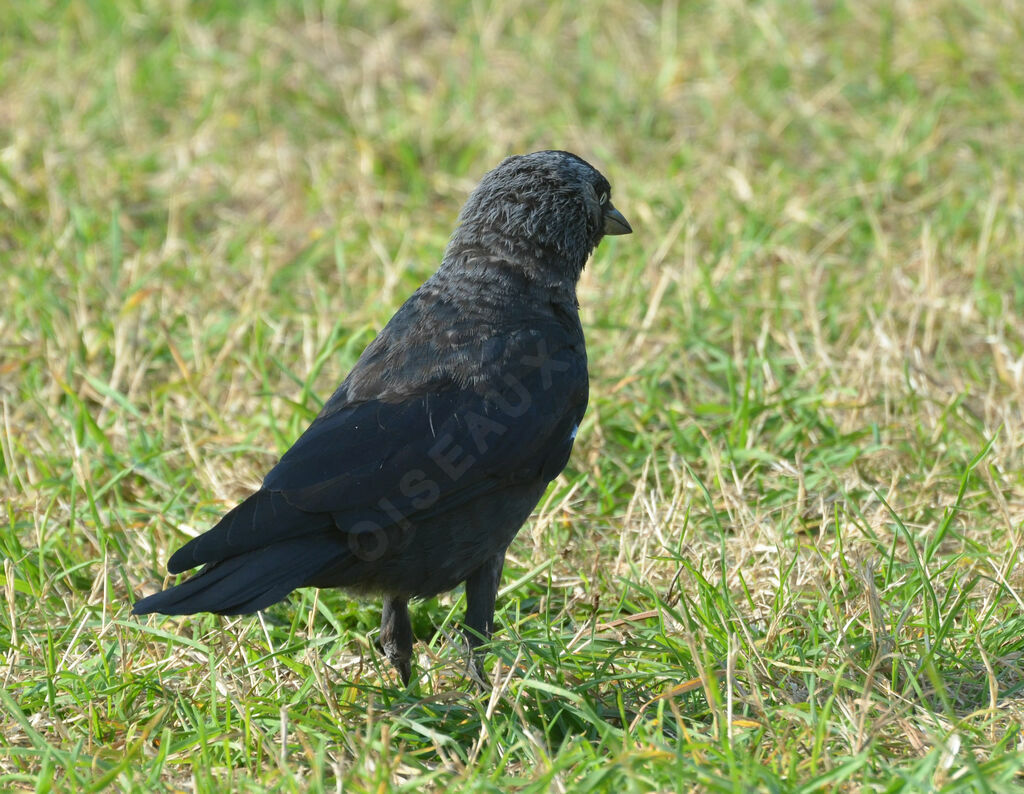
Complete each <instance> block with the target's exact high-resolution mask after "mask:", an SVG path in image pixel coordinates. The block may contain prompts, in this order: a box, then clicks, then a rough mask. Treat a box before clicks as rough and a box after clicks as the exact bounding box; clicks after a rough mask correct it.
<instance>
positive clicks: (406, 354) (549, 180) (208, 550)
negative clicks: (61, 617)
mask: <svg viewBox="0 0 1024 794" xmlns="http://www.w3.org/2000/svg"><path fill="white" fill-rule="evenodd" d="M631 232H632V228H631V226H630V224H629V223H628V221H627V220H626V218H625V217H624V216H623V215H622V213H621V212H620V211H619V210H618V209H616V208H615V206H614V205H613V204H612V201H611V186H610V184H609V182H608V180H607V179H606V178H605V177H604V176H603V175H602V174H601V173H600V172H599V171H598V170H597V169H596V168H594V167H593V166H592V165H590V164H589V163H588V162H586V161H585V160H584V159H582V158H581V157H579V156H578V155H575V154H572V153H570V152H566V151H556V150H548V151H538V152H533V153H530V154H523V155H513V156H510V157H507V158H505V159H504V160H502V161H501V162H500V163H499V164H498V165H497V167H495V168H494V169H493V170H491V171H489V172H488V173H486V174H485V175H484V177H483V178H482V179H481V181H480V183H479V184H478V185H477V187H476V188H475V189H474V190H473V191H472V192H471V193H470V195H469V197H468V199H467V200H466V203H465V205H464V206H463V208H462V210H461V212H460V214H459V216H458V220H457V222H456V227H455V231H454V232H453V233H452V236H451V238H450V240H449V243H448V245H447V247H446V249H445V251H444V254H443V257H442V259H441V263H440V266H439V267H438V269H437V270H436V271H435V272H434V273H433V275H431V276H430V277H429V278H428V279H427V280H426V281H425V282H424V283H423V284H422V285H421V286H420V287H419V288H418V289H417V290H416V291H415V292H414V293H413V294H412V295H411V296H410V297H409V298H408V299H407V300H406V301H405V303H404V304H402V306H401V307H400V308H399V309H398V311H397V312H396V313H395V314H394V316H393V317H392V318H391V320H390V321H389V322H388V323H387V324H386V325H385V326H384V328H383V329H382V330H381V331H380V333H379V334H378V335H377V336H376V337H375V338H374V339H373V341H372V342H370V344H369V345H368V346H367V347H366V349H365V350H364V352H363V353H362V355H361V356H360V358H359V359H358V361H357V362H356V364H355V366H354V367H353V368H352V370H351V372H350V373H349V374H348V376H347V377H346V378H345V379H344V381H343V382H342V383H341V385H340V386H339V387H338V388H337V390H336V391H335V392H334V393H333V394H332V395H331V397H330V398H329V399H328V400H327V402H326V403H324V405H323V408H322V410H321V411H320V412H319V414H318V415H317V416H316V418H315V419H314V420H313V421H312V423H311V424H310V425H309V427H308V428H307V429H306V430H305V432H303V433H302V435H301V436H299V438H298V439H297V440H296V441H295V443H294V444H293V445H292V446H291V448H289V449H288V450H287V451H286V452H285V453H284V454H283V455H282V456H281V458H280V460H279V461H278V463H277V464H276V465H275V466H274V467H273V468H272V469H271V470H270V471H269V472H268V473H267V475H266V477H265V478H264V480H263V483H262V486H261V487H260V488H259V489H258V490H257V491H255V492H254V493H253V494H252V495H250V496H249V497H248V498H246V499H244V500H243V501H242V502H241V503H240V504H238V505H236V506H235V507H234V508H232V509H231V510H230V511H228V512H227V513H226V514H225V515H224V516H223V517H222V518H221V519H220V521H219V522H218V523H217V524H216V525H215V526H213V527H212V528H211V529H209V530H208V531H206V532H204V533H203V534H201V535H198V536H196V537H194V538H193V539H191V540H189V541H188V542H187V543H186V544H185V545H184V546H182V547H181V548H179V549H178V550H177V551H175V552H174V554H173V555H171V557H170V559H169V560H168V562H167V570H168V572H169V573H171V574H180V573H184V572H186V571H189V570H192V569H194V568H197V567H199V566H202V568H201V569H200V570H199V571H198V572H197V573H195V574H194V575H192V576H191V577H190V578H188V579H186V580H184V581H182V582H181V583H180V584H177V585H174V586H172V587H170V588H168V589H166V590H163V591H161V592H157V593H155V594H153V595H150V596H148V597H145V598H142V599H140V600H138V601H136V602H135V603H134V606H133V609H132V613H133V614H135V615H145V614H150V613H160V614H164V615H186V614H195V613H199V612H212V613H216V614H221V615H244V614H250V613H254V612H258V611H260V610H262V609H265V608H266V607H268V606H270V605H272V604H274V603H277V602H278V601H281V600H283V599H284V598H285V597H286V596H287V595H288V594H289V593H291V592H292V591H293V590H295V589H297V588H300V587H310V586H312V587H318V588H341V589H343V590H345V591H347V592H348V593H350V594H352V595H354V596H356V597H360V596H364V597H367V596H368V597H374V596H380V597H381V598H382V601H383V608H382V611H381V626H380V632H379V635H378V639H377V643H378V646H379V647H380V649H381V650H382V652H383V654H384V655H385V656H386V658H387V659H388V661H389V662H390V663H391V665H392V666H393V667H394V668H395V670H396V671H397V672H398V675H399V676H400V677H401V679H402V682H403V684H404V685H406V686H408V685H409V682H410V680H411V676H412V656H413V642H414V635H413V630H412V624H411V622H410V619H409V611H408V604H409V601H410V600H412V599H424V598H431V597H434V596H436V595H438V594H440V593H443V592H447V591H449V590H453V589H454V588H456V587H457V586H458V585H460V584H463V583H464V584H465V596H466V612H465V619H464V622H463V633H464V635H465V638H466V642H467V644H468V648H469V656H470V659H471V661H475V660H476V658H477V657H476V651H477V649H478V648H479V646H480V645H482V644H483V643H485V642H487V641H489V639H490V637H491V633H492V630H493V623H494V610H495V601H496V597H497V591H498V585H499V582H500V579H501V574H502V568H503V566H504V561H505V553H506V549H507V548H508V546H509V544H510V543H511V542H512V539H513V538H514V537H515V535H516V534H517V533H518V531H519V529H520V528H521V527H522V526H523V524H524V523H525V522H526V520H527V519H528V518H529V516H530V514H531V513H532V512H533V509H534V508H535V507H536V505H537V503H538V502H539V501H540V498H541V497H542V495H543V494H544V491H545V490H546V488H547V486H548V484H549V483H550V482H551V481H552V480H553V479H554V478H555V477H557V476H558V474H559V473H560V472H561V471H562V469H563V468H564V467H565V465H566V463H567V462H568V460H569V454H570V451H571V450H572V447H573V443H574V441H575V439H576V435H577V432H578V430H579V427H580V422H581V421H582V419H583V415H584V412H585V411H586V408H587V402H588V398H589V376H588V370H587V353H586V346H585V342H584V335H583V328H582V325H581V323H580V316H579V303H578V301H577V296H576V286H577V282H578V281H579V278H580V274H581V273H582V271H583V268H584V266H585V264H586V262H587V260H588V259H589V257H590V255H591V253H592V251H593V250H594V248H595V247H596V246H597V244H598V243H599V242H600V241H601V240H602V238H603V237H605V236H607V235H622V234H630V233H631ZM476 669H477V671H478V672H479V671H480V670H481V669H482V668H476Z"/></svg>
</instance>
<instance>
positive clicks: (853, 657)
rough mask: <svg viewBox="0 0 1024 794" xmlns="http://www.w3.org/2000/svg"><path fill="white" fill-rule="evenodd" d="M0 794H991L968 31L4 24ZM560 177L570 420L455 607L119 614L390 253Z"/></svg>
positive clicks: (397, 292) (279, 437)
mask: <svg viewBox="0 0 1024 794" xmlns="http://www.w3.org/2000/svg"><path fill="white" fill-rule="evenodd" d="M0 16H2V17H3V21H2V22H0V291H2V297H0V309H2V311H0V452H2V460H0V494H2V495H3V502H2V507H3V513H2V518H0V549H2V557H3V570H2V571H0V583H2V598H0V602H2V604H0V676H2V679H3V689H2V691H0V789H4V790H16V791H18V790H36V791H49V790H59V791H92V790H100V789H106V788H111V789H118V790H125V791H140V792H150V791H180V790H192V789H195V790H198V791H228V790H232V791H271V790H273V791H302V792H305V791H351V792H361V791H367V792H370V791H372V792H380V791H389V790H394V791H405V790H411V791H422V790H425V791H436V790H444V789H449V790H460V791H494V792H508V791H531V792H543V791H556V792H561V791H581V790H590V789H595V790H602V791H613V792H647V791H736V792H748V791H755V790H763V791H780V792H782V791H802V792H812V791H841V792H854V791H856V792H859V791H879V792H882V791H884V792H898V791H906V792H917V791H931V790H940V791H950V792H951V791H979V792H980V791H1019V790H1021V789H1022V788H1024V733H1022V723H1024V660H1022V654H1024V600H1022V597H1024V452H1022V448H1024V132H1022V130H1024V57H1022V56H1021V49H1022V45H1021V42H1022V41H1024V6H1022V4H1021V3H1020V2H1017V0H975V1H974V2H953V1H952V0H902V1H901V2H896V3H882V2H867V3H849V2H843V1H842V0H837V1H836V2H831V1H830V0H813V1H812V0H800V1H799V2H791V3H790V2H784V0H763V2H751V3H745V2H741V0H725V1H724V2H712V3H697V2H685V0H684V1H683V2H673V0H664V2H662V3H660V4H659V3H656V2H639V0H616V1H615V2H598V1H597V0H594V1H593V2H588V3H581V4H574V3H558V2H554V3H552V2H532V0H522V1H521V2H516V1H515V0H513V2H498V1H497V0H462V1H460V2H452V3H439V2H430V0H427V1H426V2H424V3H421V4H414V3H407V2H399V1H398V0H382V1H380V2H370V1H369V0H366V1H364V2H351V3H347V2H344V1H343V0H304V1H302V2H300V1H299V0H296V1H295V2H286V0H277V2H271V1H267V2H251V3H236V2H233V0H230V1H229V0H203V1H202V2H195V3H189V2H186V1H185V0H89V1H87V0H47V1H46V2H29V1H28V0H10V2H8V3H7V4H6V5H5V8H4V11H3V13H2V15H0ZM544 148H564V149H569V150H572V151H575V152H578V153H579V154H581V155H582V156H584V157H585V158H586V159H588V160H590V161H591V162H593V163H594V164H595V165H596V166H597V167H598V168H600V169H601V170H602V171H603V172H604V173H605V174H606V175H607V176H608V178H609V179H610V181H611V183H612V185H613V188H614V200H615V204H616V206H618V207H619V208H620V209H621V210H622V211H623V213H624V214H625V216H626V217H627V218H628V219H629V220H630V222H631V223H632V225H633V228H634V234H633V235H631V236H628V237H616V238H610V239H608V240H606V241H605V242H604V243H603V244H602V245H601V246H600V247H599V248H598V250H597V252H596V254H595V256H594V258H593V259H592V261H591V262H590V264H589V265H588V267H587V269H586V271H585V272H584V276H583V279H582V281H581V283H580V289H579V297H580V303H581V311H582V314H583V319H584V325H585V328H586V331H587V339H588V349H589V353H590V373H591V402H590V409H589V411H588V414H587V417H586V419H585V421H584V423H583V425H582V427H581V428H580V431H579V436H578V439H577V443H576V448H575V450H574V452H573V456H572V459H571V460H570V463H569V467H568V468H567V469H566V471H565V472H564V473H563V474H562V475H561V476H560V477H559V478H558V480H556V481H555V483H553V485H552V487H551V488H550V490H549V492H548V493H547V494H546V496H545V498H544V500H543V501H542V503H541V506H540V508H538V511H537V512H536V514H535V515H534V516H533V517H532V519H531V520H530V522H529V523H528V524H527V525H526V527H525V528H524V529H523V530H522V532H521V533H520V535H519V537H518V538H517V539H516V541H515V542H514V543H513V545H512V547H511V549H510V553H509V559H508V564H507V566H506V571H505V577H504V580H503V589H502V592H501V594H500V596H499V609H498V616H497V632H496V635H495V638H494V641H493V643H492V644H491V646H490V655H489V658H488V663H487V673H488V675H489V676H490V681H491V687H490V688H489V689H488V690H487V691H481V690H480V689H479V688H477V687H476V686H475V685H474V684H473V683H472V682H471V680H470V679H469V678H468V677H467V676H466V673H465V667H466V660H465V654H464V649H463V647H462V645H461V643H460V642H459V639H458V636H459V620H460V618H461V614H462V610H463V608H464V604H463V597H462V595H461V593H460V592H458V591H456V592H455V593H452V594H449V595H445V596H442V597H440V598H438V599H434V600H431V601H427V602H423V603H419V604H417V605H415V608H414V624H415V628H416V632H417V636H418V638H419V641H418V643H417V645H416V659H415V663H414V681H413V684H412V685H411V687H409V688H408V689H406V688H404V687H402V686H401V684H400V682H399V681H398V680H397V679H396V677H395V674H394V672H393V671H392V670H391V669H390V668H389V666H388V665H387V663H386V661H384V660H382V658H381V656H380V654H379V652H378V651H377V650H376V648H375V646H374V638H375V634H376V627H377V622H378V619H379V615H378V609H379V604H377V603H375V602H373V601H359V600H353V599H352V598H350V597H348V596H347V595H346V594H344V593H342V592H338V591H322V592H317V591H313V590H302V591H298V592H296V593H295V594H293V595H292V596H291V597H290V598H289V599H288V600H286V601H285V602H282V603H281V604H278V605H277V606H275V607H273V608H271V609H269V610H267V611H266V612H264V613H262V614H260V615H259V616H257V617H252V616H250V617H245V618H235V619H226V618H219V617H215V616H211V615H199V616H195V617H190V618H180V619H179V618H158V617H149V618H145V619H139V618H133V617H131V616H130V615H129V612H130V608H131V604H132V602H133V601H134V600H135V599H136V598H138V597H140V596H141V595H143V594H147V593H150V592H153V591H154V590H155V589H156V588H157V587H159V586H160V585H161V584H163V583H165V582H167V581H169V580H167V578H166V571H165V567H164V566H165V563H166V561H167V558H168V556H169V555H170V553H171V552H172V551H173V550H174V549H175V548H177V547H178V546H179V545H181V543H182V542H183V541H184V540H186V539H187V538H189V537H191V536H194V535H195V534H197V533H198V532H201V531H203V530H204V529H206V528H207V527H209V526H210V525H211V524H212V523H213V522H215V521H216V519H217V518H218V516H219V515H220V514H221V513H222V512H223V511H224V510H225V509H226V508H228V507H230V506H232V505H233V504H234V503H235V502H236V501H237V500H239V499H240V498H242V497H244V496H245V495H246V494H248V493H249V492H250V491H251V490H252V489H254V488H255V487H257V486H258V484H259V482H260V478H261V476H262V475H263V474H264V473H265V472H266V471H267V469H268V468H269V467H270V466H271V465H272V464H273V463H274V461H275V460H276V459H277V457H278V456H279V455H280V454H281V453H282V452H283V451H284V450H285V449H286V448H287V447H288V446H289V445H290V443H291V442H292V441H293V440H294V439H295V438H296V437H297V435H298V434H299V433H300V432H301V431H302V429H303V428H304V427H305V425H306V423H308V422H309V420H310V419H311V418H312V417H313V416H314V415H315V413H316V411H317V410H318V408H319V406H320V405H321V403H322V401H323V400H324V399H326V397H327V396H328V395H329V394H330V392H331V391H332V390H333V388H334V386H335V385H336V384H337V383H338V382H339V381H340V380H341V379H342V378H343V377H344V375H345V374H346V372H347V371H348V369H349V368H350V367H351V365H352V364H353V363H354V362H355V360H356V358H357V357H358V356H359V354H360V352H361V351H362V349H363V348H364V347H365V345H366V344H367V343H368V342H369V341H370V340H371V339H372V338H373V335H374V334H375V332H376V331H377V330H379V329H380V328H381V327H382V325H383V324H384V323H385V322H386V321H387V319H388V318H389V317H390V316H391V314H392V312H393V311H394V310H395V309H396V308H397V306H398V305H399V304H400V303H401V302H402V301H403V300H404V299H405V297H406V296H408V295H409V294H410V293H411V292H412V291H413V290H414V289H415V288H416V286H417V285H418V284H419V283H420V282H421V281H422V280H423V279H425V278H426V277H427V276H428V275H429V274H430V273H431V272H432V271H433V269H434V268H435V267H436V265H437V264H438V262H439V260H440V257H441V253H442V251H443V250H444V246H445V243H446V241H447V239H448V235H449V234H450V232H451V230H452V228H453V226H454V222H455V218H456V216H457V213H458V210H459V208H460V206H461V204H462V202H463V201H464V199H465V197H466V195H467V194H468V192H469V190H470V189H471V188H472V187H473V185H474V184H475V183H476V182H477V180H478V179H479V178H480V176H481V175H482V174H483V173H484V172H485V171H487V170H488V169H490V168H491V167H493V166H494V165H495V164H496V163H497V162H499V161H500V160H501V159H502V158H503V157H505V156H506V155H508V154H510V153H516V152H525V151H531V150H535V149H544Z"/></svg>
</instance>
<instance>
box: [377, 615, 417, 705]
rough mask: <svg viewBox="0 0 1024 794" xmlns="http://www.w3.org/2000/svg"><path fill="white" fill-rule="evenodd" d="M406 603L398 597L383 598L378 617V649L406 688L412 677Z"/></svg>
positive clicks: (410, 632)
mask: <svg viewBox="0 0 1024 794" xmlns="http://www.w3.org/2000/svg"><path fill="white" fill-rule="evenodd" d="M408 603H409V600H408V599H406V598H401V597H400V596H385V597H384V609H383V610H382V612H381V616H380V648H381V650H382V651H383V652H384V655H385V656H387V657H388V661H389V662H391V664H392V666H394V668H395V669H396V670H397V671H398V674H399V675H400V676H401V677H402V683H403V684H405V685H406V686H408V685H409V679H410V678H411V677H412V641H413V635H412V623H410V622H409V607H408Z"/></svg>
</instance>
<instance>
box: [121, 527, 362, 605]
mask: <svg viewBox="0 0 1024 794" xmlns="http://www.w3.org/2000/svg"><path fill="white" fill-rule="evenodd" d="M342 553H343V550H342V547H340V546H339V544H337V543H332V542H330V541H329V540H326V539H323V538H319V539H318V538H310V539H306V540H294V541H291V542H289V543H286V544H278V545H274V546H267V547H265V548H262V549H256V550H255V551H249V552H246V553H244V554H239V555H237V556H235V557H229V558H227V559H225V560H222V561H220V562H216V563H213V564H211V565H207V566H206V568H204V569H203V570H202V571H200V572H199V573H198V574H196V575H195V576H193V577H192V578H191V579H188V580H186V581H184V582H182V583H181V584H179V585H176V586H174V587H171V588H168V589H167V590H164V591H162V592H159V593H155V594H154V595H151V596H148V597H147V598H143V599H141V600H139V601H136V602H135V606H134V607H133V608H132V614H133V615H147V614H150V613H152V612H158V613H160V614H163V615H191V614H194V613H196V612H214V613H216V614H219V615H248V614H250V613H253V612H258V611H259V610H261V609H265V608H266V607H268V606H270V605H271V604H275V603H277V602H278V601H281V600H282V599H283V598H285V596H287V595H288V594H289V593H290V592H291V591H292V590H294V589H296V588H297V587H302V586H303V585H305V584H306V583H307V582H309V580H310V579H311V578H313V577H315V576H316V574H317V573H318V572H319V571H321V570H323V569H324V567H325V566H330V565H333V564H336V563H337V561H338V557H339V555H340V554H342Z"/></svg>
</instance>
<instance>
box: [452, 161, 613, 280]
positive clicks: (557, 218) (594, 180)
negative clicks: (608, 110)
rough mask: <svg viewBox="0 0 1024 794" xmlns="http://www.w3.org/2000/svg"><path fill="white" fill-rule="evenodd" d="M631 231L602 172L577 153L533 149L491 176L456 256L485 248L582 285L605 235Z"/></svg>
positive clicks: (474, 203)
mask: <svg viewBox="0 0 1024 794" xmlns="http://www.w3.org/2000/svg"><path fill="white" fill-rule="evenodd" d="M632 231H633V230H632V228H630V225H629V223H628V222H627V221H626V219H625V218H624V217H623V216H622V213H620V212H619V211H618V210H617V209H615V206H614V205H613V204H612V200H611V185H609V184H608V180H607V179H605V178H604V176H603V175H602V174H601V172H600V171H598V170H597V169H596V168H594V167H593V166H592V165H590V164H589V163H587V162H586V161H585V160H583V159H582V158H580V157H578V156H576V155H575V154H572V153H570V152H562V151H543V152H533V153H532V154H524V155H515V156H513V157H508V158H506V159H505V160H503V161H502V162H501V163H500V164H499V165H498V167H497V168H495V169H494V170H493V171H490V172H489V173H487V174H486V175H485V176H484V178H483V179H482V180H481V181H480V184H479V185H477V187H476V189H474V190H473V192H472V193H471V194H470V196H469V199H468V200H467V201H466V204H465V206H464V207H463V208H462V213H461V214H460V215H459V226H458V228H457V229H456V231H455V235H454V236H453V237H452V242H451V245H450V246H449V254H453V253H458V252H459V251H464V250H471V249H476V250H483V251H484V252H485V253H487V254H489V255H493V256H496V257H498V258H501V259H503V260H505V261H508V262H512V263H516V264H521V265H522V266H523V267H524V268H526V269H532V270H536V271H537V275H538V276H544V277H549V278H550V277H552V276H554V277H557V278H559V279H565V278H569V279H571V280H572V283H575V282H576V280H577V279H578V278H579V275H580V272H581V271H582V270H583V265H584V264H585V263H586V261H587V258H588V257H589V256H590V252H591V251H593V249H594V246H596V245H597V244H598V243H599V242H600V241H601V238H602V237H604V236H605V235H608V234H629V233H630V232H632Z"/></svg>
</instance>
